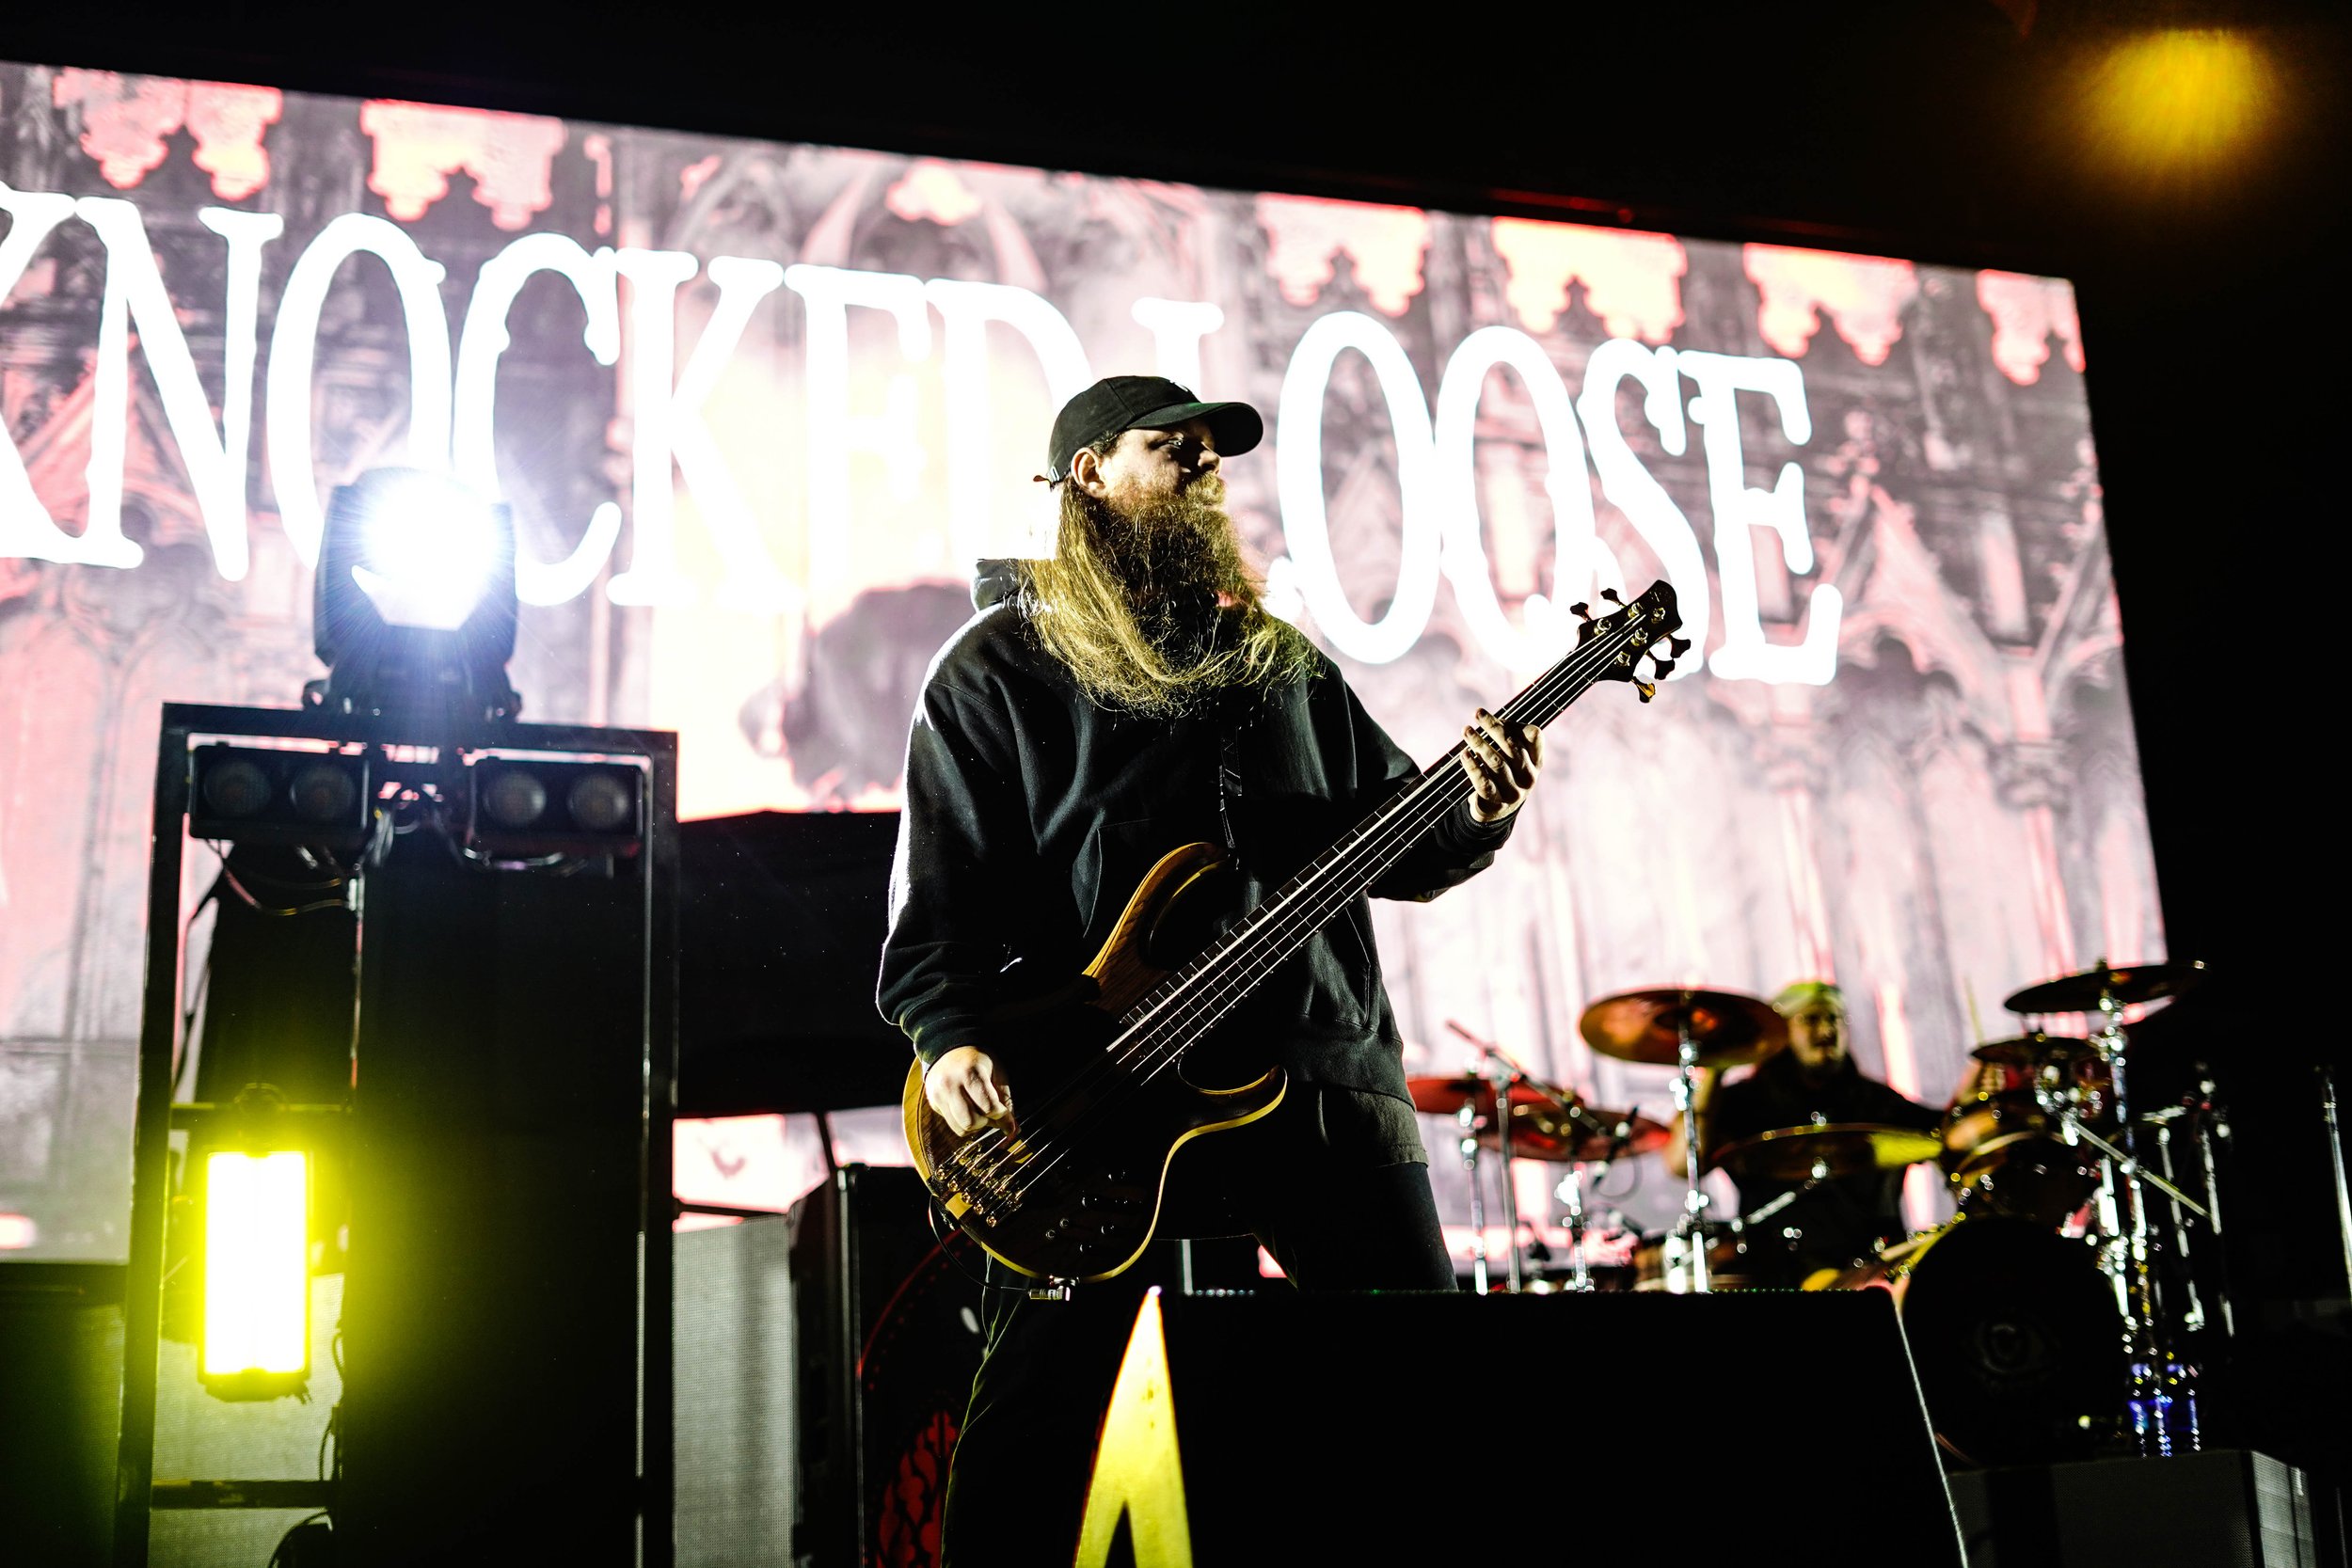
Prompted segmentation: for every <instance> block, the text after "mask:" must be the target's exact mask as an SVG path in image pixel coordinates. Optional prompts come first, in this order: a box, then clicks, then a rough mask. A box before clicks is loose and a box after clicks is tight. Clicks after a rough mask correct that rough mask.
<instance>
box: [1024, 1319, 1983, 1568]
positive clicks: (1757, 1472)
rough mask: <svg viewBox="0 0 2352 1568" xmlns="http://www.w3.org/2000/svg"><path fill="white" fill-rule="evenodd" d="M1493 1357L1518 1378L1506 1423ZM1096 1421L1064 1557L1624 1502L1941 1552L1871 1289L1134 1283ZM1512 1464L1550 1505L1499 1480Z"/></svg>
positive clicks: (1572, 1522) (1693, 1526)
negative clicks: (1205, 1291) (1180, 1291)
mask: <svg viewBox="0 0 2352 1568" xmlns="http://www.w3.org/2000/svg"><path fill="white" fill-rule="evenodd" d="M1407 1347H1409V1350H1408V1348H1407ZM1437 1347H1445V1348H1444V1349H1443V1350H1442V1351H1440V1350H1438V1349H1437ZM1498 1378H1507V1379H1508V1380H1509V1382H1510V1383H1511V1385H1513V1386H1515V1387H1517V1388H1518V1391H1519V1392H1518V1400H1517V1402H1516V1403H1515V1406H1514V1408H1515V1410H1516V1411H1517V1413H1518V1414H1517V1418H1516V1421H1515V1425H1514V1428H1513V1430H1512V1431H1511V1433H1510V1434H1509V1437H1508V1440H1507V1442H1506V1441H1504V1440H1502V1439H1501V1438H1499V1437H1498V1436H1497V1434H1496V1433H1495V1432H1494V1430H1493V1427H1492V1424H1491V1423H1492V1422H1493V1420H1494V1419H1495V1418H1494V1416H1493V1411H1494V1408H1495V1394H1496V1390H1497V1386H1498V1381H1497V1380H1498ZM1449 1425H1450V1426H1451V1427H1452V1428H1453V1429H1454V1431H1455V1432H1457V1433H1458V1434H1459V1437H1460V1443H1459V1447H1458V1449H1457V1456H1456V1461H1455V1462H1454V1463H1453V1464H1451V1465H1449V1466H1448V1467H1447V1473H1446V1474H1445V1475H1444V1476H1443V1478H1442V1479H1439V1478H1438V1477H1433V1476H1432V1474H1431V1471H1430V1465H1429V1448H1428V1445H1429V1443H1430V1441H1431V1438H1432V1436H1433V1434H1436V1433H1442V1432H1444V1431H1446V1430H1447V1428H1448V1427H1449ZM1103 1430H1104V1437H1103V1443H1102V1447H1101V1449H1100V1450H1099V1451H1098V1453H1097V1455H1096V1463H1095V1470H1094V1480H1093V1484H1092V1487H1091V1489H1090V1492H1089V1498H1088V1506H1087V1517H1086V1525H1085V1528H1084V1530H1083V1532H1082V1536H1081V1540H1080V1545H1079V1550H1078V1553H1077V1562H1078V1564H1079V1568H1112V1565H1117V1564H1138V1563H1142V1562H1146V1561H1151V1562H1156V1563H1157V1564H1159V1565H1160V1568H1194V1565H1199V1568H1208V1565H1212V1564H1221V1563H1233V1562H1366V1563H1371V1562H1378V1563H1397V1564H1406V1563H1424V1562H1426V1563H1438V1562H1452V1561H1461V1560H1469V1559H1470V1558H1471V1557H1474V1556H1475V1557H1483V1556H1485V1555H1486V1553H1487V1552H1489V1551H1491V1550H1492V1549H1493V1548H1494V1547H1495V1546H1496V1545H1497V1544H1498V1543H1499V1542H1501V1541H1502V1540H1506V1539H1509V1536H1508V1533H1507V1531H1506V1530H1505V1524H1506V1522H1507V1521H1510V1520H1521V1521H1529V1522H1531V1525H1532V1521H1533V1520H1534V1519H1535V1518H1537V1517H1541V1518H1542V1519H1544V1520H1546V1521H1547V1523H1546V1524H1545V1525H1544V1527H1543V1528H1546V1529H1548V1530H1558V1531H1562V1532H1565V1533H1564V1534H1561V1535H1558V1536H1555V1537H1554V1538H1553V1544H1548V1545H1547V1546H1545V1547H1544V1548H1543V1549H1542V1550H1540V1551H1539V1552H1537V1553H1536V1554H1535V1556H1536V1557H1537V1558H1538V1559H1540V1560H1570V1559H1572V1558H1574V1557H1578V1556H1581V1555H1582V1553H1581V1551H1580V1550H1579V1549H1578V1547H1577V1545H1576V1542H1575V1536H1576V1532H1578V1531H1581V1530H1584V1529H1589V1528H1596V1527H1597V1526H1598V1524H1599V1523H1600V1522H1601V1521H1604V1520H1610V1519H1617V1520H1627V1521H1632V1520H1639V1521H1642V1522H1643V1523H1642V1527H1641V1528H1643V1530H1644V1531H1645V1535H1646V1538H1647V1545H1646V1547H1645V1555H1647V1556H1650V1557H1651V1558H1653V1559H1654V1560H1659V1561H1677V1562H1680V1561H1689V1562H1729V1561H1739V1560H1761V1558H1762V1556H1763V1555H1765V1554H1766V1553H1767V1551H1768V1548H1769V1546H1770V1545H1771V1544H1774V1543H1777V1544H1781V1545H1783V1546H1786V1545H1788V1544H1789V1543H1790V1541H1791V1538H1790V1536H1789V1535H1788V1530H1789V1529H1790V1528H1791V1527H1792V1526H1793V1527H1795V1528H1799V1529H1803V1528H1808V1526H1807V1525H1806V1524H1805V1523H1804V1521H1810V1523H1811V1527H1812V1528H1822V1529H1824V1530H1827V1531H1830V1532H1831V1533H1832V1534H1833V1535H1834V1538H1835V1539H1834V1541H1833V1540H1823V1541H1821V1542H1820V1545H1821V1547H1822V1548H1823V1552H1824V1560H1843V1558H1844V1556H1845V1555H1846V1554H1847V1553H1848V1552H1850V1551H1853V1550H1855V1549H1857V1548H1860V1547H1862V1546H1863V1545H1864V1544H1867V1543H1873V1542H1875V1543H1881V1544H1885V1543H1893V1542H1900V1543H1902V1560H1903V1561H1904V1562H1905V1563H1906V1564H1907V1565H1909V1568H1961V1564H1962V1562H1963V1556H1962V1550H1961V1540H1960V1528H1959V1524H1958V1521H1957V1519H1956V1517H1955V1515H1954V1513H1953V1511H1952V1501H1951V1495H1950V1493H1949V1491H1948V1490H1947V1487H1946V1485H1945V1481H1944V1470H1943V1466H1942V1465H1941V1463H1940V1462H1939V1461H1938V1459H1937V1457H1936V1449H1935V1440H1934V1437H1933V1436H1932V1435H1931V1433H1930V1432H1929V1429H1928V1418H1927V1410H1926V1407H1925V1406H1924V1404H1923V1403H1922V1402H1921V1401H1920V1398H1919V1388H1918V1383H1917V1380H1916V1379H1915V1377H1914V1376H1913V1374H1912V1368H1911V1359H1910V1356H1909V1354H1908V1353H1907V1352H1906V1351H1905V1349H1904V1345H1903V1338H1902V1329H1901V1326H1900V1325H1899V1323H1897V1321H1896V1317H1895V1304H1894V1300H1893V1298H1892V1297H1890V1296H1888V1295H1887V1294H1886V1293H1885V1292H1884V1291H1854V1292H1851V1293H1850V1294H1844V1295H1838V1296H1834V1297H1833V1296H1820V1295H1813V1296H1803V1295H1795V1294H1783V1293H1779V1292H1769V1291H1755V1292H1740V1293H1724V1294H1718V1295H1704V1296H1664V1295H1650V1294H1642V1295H1632V1294H1625V1295H1618V1294H1595V1295H1581V1296H1577V1295H1555V1296H1534V1295H1525V1296H1486V1297H1476V1296H1470V1295H1454V1294H1443V1293H1430V1294H1419V1293H1414V1294H1387V1293H1383V1294H1362V1295H1353V1294H1351V1295H1340V1294H1331V1295H1307V1294H1300V1293H1291V1292H1271V1293H1265V1294H1260V1295H1255V1296H1247V1297H1232V1296H1228V1297H1200V1296H1192V1297H1185V1296H1176V1295H1167V1294H1162V1293H1160V1292H1156V1291H1155V1292H1153V1293H1152V1295H1150V1296H1147V1297H1146V1298H1145V1302H1144V1306H1143V1307H1142V1310H1141V1312H1140V1313H1139V1314H1138V1316H1137V1319H1136V1331H1135V1334H1134V1336H1133V1338H1131V1339H1130V1341H1129V1344H1128V1349H1127V1354H1126V1357H1125V1359H1124V1361H1123V1362H1122V1364H1121V1367H1120V1378H1119V1385H1118V1388H1117V1390H1116V1392H1115V1393H1114V1394H1113V1395H1112V1399H1111V1406H1110V1413H1109V1415H1108V1417H1107V1418H1105V1420H1104V1429H1103ZM1506 1455H1507V1464H1506V1463H1505V1456H1506ZM1490 1463H1491V1464H1493V1465H1497V1466H1499V1467H1496V1468H1489V1467H1488V1466H1489V1465H1490ZM1534 1475H1542V1476H1546V1477H1549V1478H1552V1479H1551V1481H1549V1482H1548V1483H1547V1484H1546V1486H1545V1487H1544V1489H1543V1494H1542V1495H1543V1496H1545V1497H1554V1498H1557V1499H1560V1503H1559V1506H1557V1507H1549V1506H1546V1505H1545V1504H1543V1503H1542V1502H1541V1501H1540V1499H1539V1497H1537V1496H1535V1495H1533V1494H1531V1493H1529V1492H1528V1490H1527V1488H1526V1487H1525V1485H1524V1482H1523V1479H1522V1480H1514V1479H1510V1478H1525V1477H1528V1476H1534ZM1831 1478H1834V1481H1832V1480H1831ZM1825 1486H1827V1487H1831V1488H1833V1489H1834V1496H1835V1504H1834V1508H1830V1507H1825V1506H1822V1505H1825V1504H1827V1503H1828V1499H1829V1497H1831V1495H1832V1493H1831V1492H1830V1491H1825V1490H1824V1488H1825ZM1579 1496H1581V1497H1584V1498H1585V1499H1586V1502H1585V1503H1584V1504H1582V1505H1579V1504H1577V1503H1575V1502H1573V1501H1571V1500H1570V1499H1573V1498H1576V1497H1579ZM1588 1544H1593V1545H1598V1544H1600V1543H1598V1542H1593V1543H1588ZM1040 1560H1043V1559H1042V1558H1041V1559H1040Z"/></svg>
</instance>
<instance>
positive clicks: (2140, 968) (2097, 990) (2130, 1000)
mask: <svg viewBox="0 0 2352 1568" xmlns="http://www.w3.org/2000/svg"><path fill="white" fill-rule="evenodd" d="M2204 977H2205V966H2204V964H2203V963H2202V962H2201V961H2199V960H2197V959H2194V958H2175V959H2172V960H2170V961H2169V962H2166V963H2153V964H2132V965H2130V966H2128V967H2123V966H2117V965H2109V964H2102V965H2101V966H2100V967H2098V968H2096V969H2086V970H2084V971H2082V972H2081V973H2080V974H2061V975H2059V976H2058V978H2057V979H2055V980H2043V981H2042V982H2040V983H2039V984H2036V985H2030V986H2027V987H2026V989H2025V990H2021V991H2017V992H2014V993H2013V994H2011V995H2010V999H2009V1000H2008V1001H2007V1002H2004V1003H2002V1004H2001V1006H2005V1007H2007V1008H2008V1009H2009V1010H2010V1012H2012V1013H2095V1012H2097V1011H2098V1010H2099V999H2100V998H2101V997H2103V996H2104V997H2106V998H2108V999H2109V1000H2111V1001H2112V1002H2113V1003H2114V1004H2115V1005H2116V1006H2119V1007H2130V1006H2137V1005H2138V1004H2140V1003H2142V1002H2160V1001H2162V1000H2163V999H2164V998H2166V997H2168V996H2178V995H2180V994H2181V993H2182V992H2183V991H2185V990H2188V989H2189V988H2190V987H2191V986H2194V985H2195V984H2197V982H2198V981H2200V980H2202V979H2203V978H2204Z"/></svg>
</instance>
